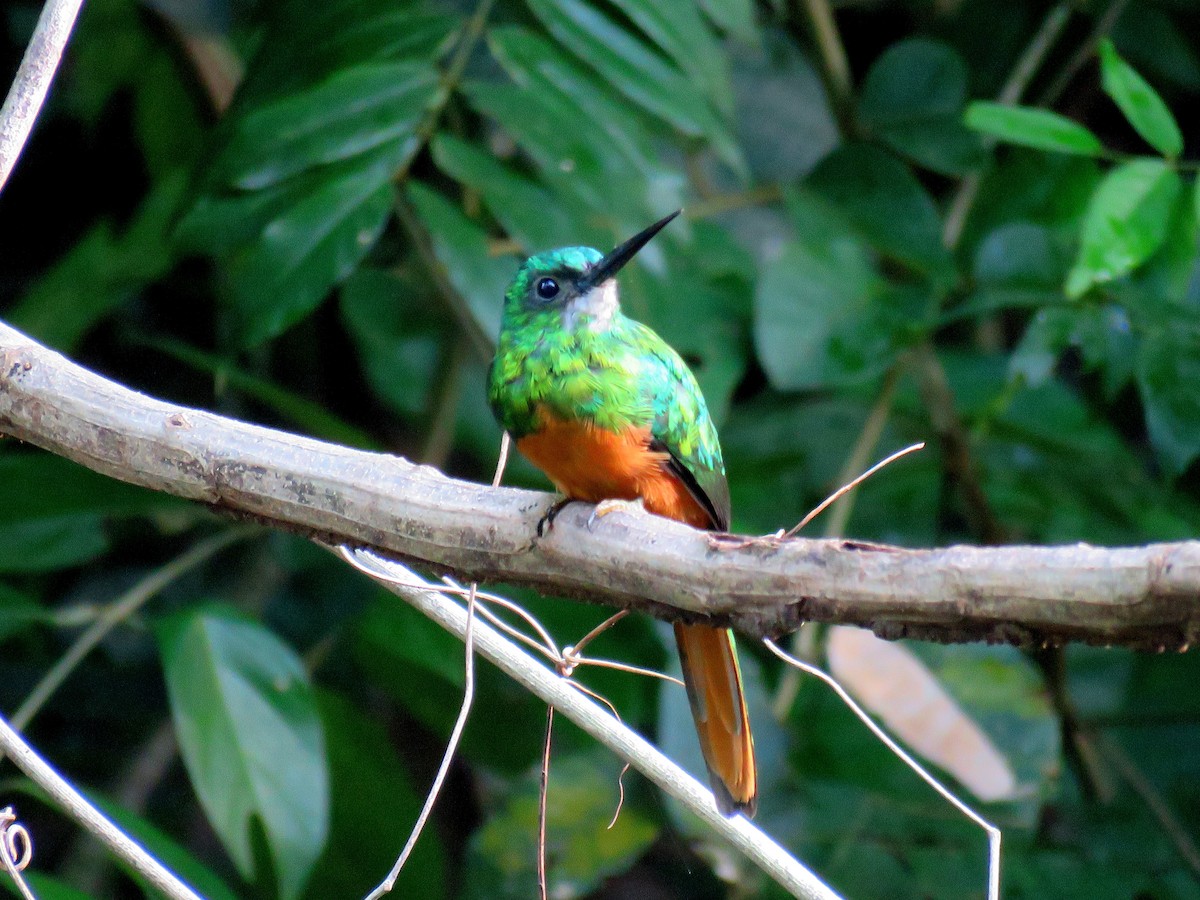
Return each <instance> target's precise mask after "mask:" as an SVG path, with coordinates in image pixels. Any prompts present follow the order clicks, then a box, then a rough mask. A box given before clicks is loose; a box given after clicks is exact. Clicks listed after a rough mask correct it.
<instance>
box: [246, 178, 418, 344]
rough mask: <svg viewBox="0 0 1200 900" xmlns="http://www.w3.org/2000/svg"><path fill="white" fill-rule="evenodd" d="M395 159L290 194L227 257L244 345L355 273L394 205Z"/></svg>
mask: <svg viewBox="0 0 1200 900" xmlns="http://www.w3.org/2000/svg"><path fill="white" fill-rule="evenodd" d="M397 164H398V160H396V159H395V158H388V156H381V157H379V158H377V159H376V160H373V161H371V163H370V164H368V165H365V166H361V165H360V166H356V167H353V168H349V167H347V168H345V169H343V170H342V171H341V172H339V173H338V174H336V175H334V174H333V173H332V172H330V173H328V177H327V178H323V179H321V180H320V182H319V183H317V184H314V185H313V186H312V190H311V191H307V190H305V191H296V192H295V193H293V194H292V196H291V197H290V198H289V199H292V200H293V201H294V202H292V203H289V204H288V206H287V208H286V209H284V210H283V211H282V212H281V213H280V214H279V215H277V216H275V217H274V218H272V219H271V221H269V222H267V223H266V224H265V226H264V227H263V229H262V232H261V235H260V237H259V239H258V240H257V241H255V242H254V243H252V244H251V245H250V246H248V247H247V248H246V249H245V251H244V252H242V253H240V254H238V255H237V256H235V257H234V259H233V260H232V261H231V265H230V274H231V276H232V279H233V284H232V296H231V299H232V301H233V303H234V306H235V308H236V310H237V312H238V314H239V320H240V322H241V326H242V327H241V332H242V342H243V343H244V344H245V345H246V346H253V345H255V344H258V343H261V342H262V341H264V340H266V339H267V338H271V337H275V336H276V335H278V334H280V333H282V332H283V331H284V330H285V329H287V328H288V327H289V326H291V325H293V324H295V323H296V322H297V321H299V320H300V319H301V318H303V317H304V316H306V315H307V314H308V313H309V312H311V311H312V310H313V309H314V308H315V307H316V306H317V304H318V303H320V302H321V300H322V299H323V298H324V297H325V295H326V293H328V291H329V289H330V288H331V287H332V286H333V285H334V284H336V283H337V282H339V281H341V280H342V279H344V278H345V277H346V276H347V275H349V274H350V273H351V272H353V271H354V268H355V267H356V266H357V265H358V263H359V262H360V261H361V260H362V258H363V257H364V256H366V254H367V251H369V250H370V249H371V246H372V245H373V244H374V243H375V240H376V238H378V237H379V233H380V232H381V231H382V230H383V226H384V224H385V223H386V221H387V217H388V214H389V212H390V211H391V207H392V199H393V190H392V186H391V184H390V181H389V178H390V172H391V171H392V170H393V169H394V168H395V167H396V165H397Z"/></svg>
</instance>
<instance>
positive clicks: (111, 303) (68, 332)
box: [5, 174, 184, 353]
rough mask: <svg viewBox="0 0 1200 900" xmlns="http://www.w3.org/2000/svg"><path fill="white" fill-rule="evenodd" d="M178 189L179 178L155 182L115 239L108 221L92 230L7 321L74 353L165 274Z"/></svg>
mask: <svg viewBox="0 0 1200 900" xmlns="http://www.w3.org/2000/svg"><path fill="white" fill-rule="evenodd" d="M183 187H184V179H183V177H182V176H181V175H179V174H176V175H174V176H172V177H169V178H164V179H162V180H161V181H159V182H158V183H157V184H156V185H155V186H154V187H153V188H152V189H151V190H150V192H149V194H147V195H146V198H145V199H144V200H143V201H142V205H141V207H140V208H139V209H138V211H137V212H136V214H135V215H134V218H133V220H132V221H131V222H130V223H129V225H128V226H127V227H126V228H125V229H124V231H123V232H122V233H120V234H119V235H118V234H116V233H115V231H114V228H113V226H112V224H111V222H109V221H108V220H103V221H101V222H100V223H99V224H97V225H95V226H93V227H92V229H91V230H90V231H88V232H87V233H86V234H85V235H84V236H83V238H82V239H81V240H80V241H79V243H77V244H76V245H75V246H74V247H72V248H71V249H70V250H68V251H67V253H66V255H64V256H63V257H62V258H61V259H60V260H59V261H58V262H57V263H56V264H55V265H54V266H53V267H52V268H50V269H49V270H48V271H47V272H46V274H45V275H44V276H43V277H42V278H41V279H40V280H39V281H38V282H36V283H35V284H34V285H33V287H32V288H31V289H30V290H29V291H28V292H27V293H26V294H25V296H24V297H22V298H21V300H20V301H19V302H18V303H17V304H16V305H15V306H13V307H12V308H11V309H10V310H9V311H8V312H7V314H6V316H5V318H6V320H7V321H9V322H11V323H12V325H13V326H14V327H16V328H19V329H21V330H22V331H26V332H28V333H30V334H31V335H33V336H34V337H36V338H38V339H39V340H41V341H44V342H46V343H47V344H49V345H50V346H52V347H54V348H55V349H57V350H61V351H62V352H64V353H71V352H72V351H74V350H75V348H76V347H77V346H78V344H79V342H80V340H81V339H82V338H83V337H84V336H85V335H86V334H87V333H88V332H89V331H90V330H91V329H92V328H93V327H94V326H95V325H97V324H98V323H99V322H101V321H103V320H104V319H106V318H107V317H108V316H110V315H111V314H112V313H114V312H115V311H117V310H118V309H119V308H120V307H122V306H123V305H125V304H127V303H128V302H129V301H130V300H132V299H134V298H136V297H137V295H138V294H139V293H141V292H142V291H143V290H144V289H145V288H146V286H147V285H148V284H150V283H151V282H153V281H156V280H157V279H159V278H162V277H163V276H164V275H165V274H166V273H167V272H168V271H169V270H170V268H171V266H172V265H173V263H174V253H173V252H172V248H171V247H170V245H169V243H168V241H167V236H168V232H167V229H168V223H169V221H170V217H171V216H172V215H174V213H175V209H176V207H177V205H178V203H179V200H180V198H181V196H182V193H183Z"/></svg>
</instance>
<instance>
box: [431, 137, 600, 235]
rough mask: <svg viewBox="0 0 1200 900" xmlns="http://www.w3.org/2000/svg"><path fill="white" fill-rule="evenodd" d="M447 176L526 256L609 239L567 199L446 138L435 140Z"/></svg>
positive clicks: (436, 155)
mask: <svg viewBox="0 0 1200 900" xmlns="http://www.w3.org/2000/svg"><path fill="white" fill-rule="evenodd" d="M433 158H434V161H435V162H437V164H438V167H439V168H440V169H442V171H444V172H445V173H446V174H447V175H450V176H451V177H452V178H455V179H457V180H458V181H460V182H462V183H463V184H465V185H467V186H468V187H471V188H472V189H474V190H476V191H478V192H479V193H480V194H481V195H482V196H483V201H484V203H486V204H487V207H488V210H489V211H490V212H491V214H492V215H493V216H494V217H495V218H496V220H497V221H498V222H499V223H500V224H501V225H503V226H504V230H505V231H506V232H508V234H509V236H510V237H512V238H513V239H514V240H516V241H518V242H519V243H520V244H521V245H522V246H523V247H524V248H525V250H526V251H527V252H528V253H531V254H532V253H534V252H537V251H538V250H544V249H548V248H551V247H556V246H559V245H561V244H564V243H571V244H584V245H604V244H607V243H609V242H611V240H612V237H611V235H609V234H607V233H606V232H605V231H604V230H603V229H599V228H597V227H596V226H595V225H594V224H593V223H592V222H590V221H588V220H587V219H585V218H584V217H583V216H582V215H580V214H579V213H578V212H577V210H576V209H575V208H573V207H575V204H570V206H568V203H569V199H570V198H566V197H562V196H561V195H558V196H556V195H555V194H554V193H552V192H551V191H550V190H548V189H547V188H545V187H543V186H542V185H540V184H537V183H536V182H534V181H532V180H530V179H528V178H526V177H525V176H523V175H521V174H519V173H517V172H515V171H513V170H512V169H511V168H509V167H508V166H505V165H504V164H503V163H502V162H500V161H499V160H497V159H496V157H495V156H493V155H492V154H490V153H487V152H485V151H483V150H481V149H479V148H478V147H477V146H475V145H474V144H471V143H468V142H467V141H462V140H459V139H458V138H455V137H451V136H450V135H439V136H438V137H437V138H436V139H435V140H434V142H433Z"/></svg>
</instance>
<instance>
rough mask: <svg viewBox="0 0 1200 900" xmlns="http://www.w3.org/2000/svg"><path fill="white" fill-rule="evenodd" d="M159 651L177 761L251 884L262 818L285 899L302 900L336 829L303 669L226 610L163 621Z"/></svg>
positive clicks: (284, 649)
mask: <svg viewBox="0 0 1200 900" xmlns="http://www.w3.org/2000/svg"><path fill="white" fill-rule="evenodd" d="M159 647H160V650H161V653H162V660H163V671H164V675H165V676H166V681H167V694H168V697H169V699H170V703H171V716H172V718H173V720H174V722H175V730H176V733H177V735H178V737H179V746H180V752H181V753H182V754H183V760H184V763H185V764H186V766H187V770H188V774H189V776H190V777H191V780H192V784H193V786H194V787H195V790H196V795H197V798H198V799H199V801H200V805H201V806H202V807H203V808H204V811H205V812H206V813H207V815H208V819H209V821H210V822H211V823H212V826H213V829H214V830H215V831H216V832H217V834H218V835H219V836H220V838H221V841H222V843H223V844H224V845H225V848H226V850H227V851H228V852H229V855H230V856H231V857H232V859H233V861H234V863H235V864H236V865H237V867H238V871H240V872H241V873H242V875H243V876H244V877H246V878H249V877H251V876H252V875H253V874H254V852H253V849H252V844H251V820H252V819H254V818H257V819H258V821H259V822H260V823H261V824H262V827H263V832H264V833H265V836H266V840H267V846H268V847H269V848H270V853H271V859H272V861H273V863H274V868H275V874H276V877H277V879H278V883H279V892H280V895H281V896H282V897H284V898H293V897H295V896H297V895H298V894H299V892H300V890H301V888H302V887H303V886H304V882H305V880H306V879H307V878H308V875H309V872H310V871H311V870H312V867H313V865H314V863H315V862H316V860H317V858H318V857H319V856H320V854H321V852H322V850H323V849H324V846H325V840H326V837H327V835H328V829H329V774H328V769H327V767H326V761H325V741H324V737H323V736H322V731H321V722H320V718H319V716H318V715H317V709H316V703H315V699H314V696H313V693H312V688H311V687H310V686H309V682H308V675H307V674H306V673H305V671H304V665H303V663H302V662H301V660H300V658H299V657H298V656H297V655H296V653H295V652H294V651H293V650H292V649H291V648H289V647H288V646H287V645H285V644H284V643H282V642H281V641H280V640H279V639H278V638H277V637H275V636H274V635H273V634H272V633H271V632H269V631H267V630H266V629H265V628H263V627H262V626H261V625H258V624H256V623H254V622H251V621H248V620H246V619H243V618H241V617H240V616H238V615H236V614H235V613H234V612H233V611H232V610H229V609H227V608H222V607H208V608H206V609H201V610H197V611H189V612H183V613H179V614H176V615H174V616H171V617H170V618H168V619H166V620H165V621H163V622H162V623H161V626H160V629H159Z"/></svg>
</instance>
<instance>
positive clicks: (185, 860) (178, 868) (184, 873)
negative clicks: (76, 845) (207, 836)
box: [91, 797, 237, 900]
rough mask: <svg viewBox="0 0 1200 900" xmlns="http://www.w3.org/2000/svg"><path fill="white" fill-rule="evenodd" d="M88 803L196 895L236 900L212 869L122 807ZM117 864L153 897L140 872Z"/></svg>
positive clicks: (101, 801) (98, 801) (121, 862)
mask: <svg viewBox="0 0 1200 900" xmlns="http://www.w3.org/2000/svg"><path fill="white" fill-rule="evenodd" d="M91 799H92V800H93V801H94V802H96V804H97V805H98V806H99V807H100V809H101V810H103V812H104V813H105V815H107V816H108V817H109V818H110V819H112V820H113V822H114V823H115V824H116V825H117V826H119V827H120V829H121V830H122V831H124V832H125V833H126V834H127V835H129V836H130V837H132V838H133V839H134V840H135V841H137V842H138V843H139V844H141V845H142V846H143V847H145V848H146V850H148V851H149V852H150V853H151V854H152V855H153V856H154V858H155V859H157V860H158V861H159V862H161V863H162V864H163V865H164V866H166V867H167V868H168V869H170V870H171V871H172V872H174V873H175V874H176V875H178V876H179V877H180V878H181V879H182V880H183V881H184V883H185V884H187V885H188V886H189V887H192V888H193V889H195V890H196V891H198V892H199V893H200V895H201V896H202V897H204V898H205V900H236V896H237V895H235V894H234V893H233V891H231V890H230V889H229V886H228V885H226V884H225V882H223V881H222V880H221V879H220V878H218V877H217V876H216V875H215V874H214V873H213V871H212V870H211V869H209V868H207V867H206V866H204V865H202V864H201V863H200V861H199V860H197V859H196V857H194V856H193V855H192V854H191V853H189V852H188V851H187V850H185V849H184V848H183V847H182V846H180V845H179V844H177V843H176V842H175V841H174V840H172V839H171V838H170V837H168V836H167V835H166V834H164V833H163V832H162V831H160V830H159V829H158V828H156V827H155V826H154V825H152V824H151V823H150V822H147V821H146V820H145V819H143V818H141V817H140V816H138V815H137V814H136V813H134V812H132V811H130V810H128V809H125V808H124V807H121V806H117V805H116V803H114V802H111V801H108V800H105V799H103V798H95V797H93V798H91ZM117 864H118V865H120V866H121V868H123V869H124V870H125V871H126V873H127V874H128V875H129V877H130V878H132V879H133V880H134V881H135V882H137V883H138V884H139V885H140V886H141V888H142V891H143V893H145V894H146V896H148V897H153V896H156V893H155V889H154V888H153V887H151V885H150V883H149V882H148V881H147V880H146V879H145V877H144V876H143V874H142V873H141V872H139V871H138V870H137V869H136V868H134V867H133V866H132V865H130V864H129V863H128V862H126V861H125V860H122V859H120V858H118V859H117Z"/></svg>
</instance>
